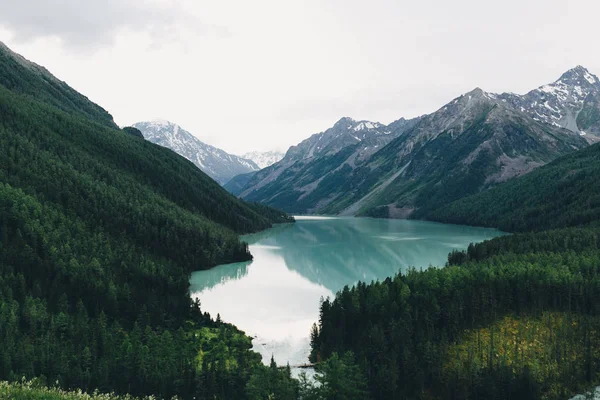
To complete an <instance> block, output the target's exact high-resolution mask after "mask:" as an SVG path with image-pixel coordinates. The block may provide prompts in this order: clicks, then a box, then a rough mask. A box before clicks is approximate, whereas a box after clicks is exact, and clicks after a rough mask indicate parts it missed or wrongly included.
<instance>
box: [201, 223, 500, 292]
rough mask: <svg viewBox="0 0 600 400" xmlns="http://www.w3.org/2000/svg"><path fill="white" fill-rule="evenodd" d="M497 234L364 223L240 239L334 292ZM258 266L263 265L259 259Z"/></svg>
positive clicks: (219, 271)
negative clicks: (259, 263) (273, 255)
mask: <svg viewBox="0 0 600 400" xmlns="http://www.w3.org/2000/svg"><path fill="white" fill-rule="evenodd" d="M500 234H501V233H500V232H498V231H495V230H491V229H484V228H473V227H465V226H457V225H444V224H438V223H431V222H422V221H406V220H384V219H368V218H336V219H328V220H299V221H297V222H296V223H295V224H285V225H278V226H276V227H275V228H273V229H270V230H268V231H265V232H261V233H258V234H254V235H247V236H244V240H245V241H247V242H248V243H249V244H250V246H251V248H250V251H251V252H252V251H253V250H252V247H254V252H255V253H258V248H259V247H260V248H261V251H269V252H273V253H274V254H277V255H279V256H281V257H282V258H283V260H284V262H285V264H286V266H287V268H288V269H290V270H292V271H296V272H298V273H299V274H300V275H302V276H303V277H305V278H306V279H308V280H310V281H311V282H313V283H316V284H319V285H323V286H325V287H326V288H327V289H329V290H331V291H332V292H334V293H335V292H337V291H338V290H340V289H341V288H343V287H344V285H352V284H354V283H356V282H358V281H366V282H370V281H372V280H376V279H379V280H382V279H385V278H386V277H388V276H393V275H395V274H396V273H398V272H399V271H405V270H406V269H407V268H408V267H415V268H426V267H428V266H430V265H435V266H440V265H444V263H445V262H446V259H447V256H448V253H449V252H451V251H452V250H453V249H461V248H466V247H467V246H468V245H469V243H472V242H479V241H482V240H485V239H490V238H492V237H495V236H498V235H500ZM256 262H261V260H260V259H257V260H256ZM248 266H249V263H239V264H232V265H226V266H220V267H217V268H214V269H212V270H210V271H203V272H202V279H200V278H199V277H198V279H196V281H195V280H194V275H193V276H192V289H191V290H192V292H195V291H201V290H202V289H205V288H210V287H213V286H215V285H217V284H220V283H223V282H226V281H227V280H229V279H239V278H241V277H243V276H245V275H246V274H247V270H248Z"/></svg>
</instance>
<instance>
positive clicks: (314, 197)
mask: <svg viewBox="0 0 600 400" xmlns="http://www.w3.org/2000/svg"><path fill="white" fill-rule="evenodd" d="M417 121H418V119H413V120H404V119H401V120H399V121H396V122H394V123H392V124H390V125H389V126H386V125H383V124H380V123H378V122H370V121H355V120H353V119H352V118H348V117H345V118H342V119H340V120H339V121H338V122H337V123H336V124H335V125H334V126H333V127H331V128H329V129H327V130H326V131H324V132H321V133H317V134H314V135H312V136H311V137H310V138H308V139H306V140H304V141H303V142H301V143H300V144H298V145H297V146H292V147H291V148H290V149H289V150H288V151H287V153H286V155H285V157H284V158H283V159H282V160H281V161H279V162H277V163H275V164H273V165H271V166H269V167H267V168H265V169H263V170H261V171H258V172H256V173H255V174H254V175H253V176H252V177H250V179H249V180H248V182H247V183H246V185H245V187H244V188H243V189H242V190H238V191H237V192H238V193H239V195H240V196H241V197H243V198H246V199H248V200H250V201H260V202H265V203H266V204H280V205H281V206H283V207H287V208H288V209H290V210H293V211H294V212H315V211H318V207H317V204H316V203H317V202H318V201H319V200H321V199H322V197H323V196H325V195H326V194H327V193H326V192H327V191H329V190H339V187H338V186H339V185H338V183H339V182H338V181H337V178H338V177H339V176H340V175H341V174H346V173H347V172H348V171H352V170H354V169H356V168H358V167H359V166H360V165H362V164H363V163H365V162H366V161H367V160H368V159H369V158H370V157H371V156H372V155H373V154H374V153H376V152H377V151H378V150H379V149H381V148H383V147H384V146H385V145H387V144H388V143H390V142H391V141H392V140H393V139H394V138H396V137H398V136H399V135H401V134H402V133H403V132H404V131H405V130H407V129H409V128H410V127H412V126H413V125H414V124H415V123H416V122H417Z"/></svg>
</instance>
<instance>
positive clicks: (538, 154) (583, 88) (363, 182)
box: [228, 66, 600, 217]
mask: <svg viewBox="0 0 600 400" xmlns="http://www.w3.org/2000/svg"><path fill="white" fill-rule="evenodd" d="M599 99H600V81H599V80H598V78H597V77H596V76H594V75H592V74H591V73H590V72H589V71H587V70H586V69H585V68H583V67H581V66H578V67H576V68H573V69H571V70H569V71H567V72H566V73H564V74H563V75H562V76H561V77H560V79H558V80H557V81H556V82H554V83H551V84H549V85H544V86H542V87H540V88H538V89H535V90H533V91H531V92H529V93H527V94H525V95H517V94H514V93H503V94H494V93H487V92H485V91H483V90H481V89H479V88H477V89H474V90H472V91H471V92H469V93H466V94H464V95H462V96H459V97H458V98H456V99H454V100H452V101H451V102H450V103H448V104H446V105H445V106H443V107H442V108H440V109H439V110H437V111H435V112H434V113H431V114H428V115H425V116H422V117H419V118H414V119H409V120H406V119H400V120H398V121H395V122H393V123H391V124H389V125H383V124H380V123H377V122H370V121H355V120H353V119H351V118H342V119H341V120H339V121H338V122H337V123H336V124H335V125H334V126H333V127H332V128H330V129H328V130H326V131H324V132H321V133H318V134H315V135H313V136H311V137H310V138H308V139H306V140H304V141H303V142H301V143H300V144H298V145H297V146H293V147H291V148H290V149H289V150H288V152H287V153H286V155H285V157H284V158H283V159H282V160H281V161H279V162H277V163H275V164H273V165H271V166H269V167H267V168H265V169H263V170H261V171H258V172H256V173H252V174H246V175H244V176H242V177H236V178H235V179H234V180H232V183H235V185H231V186H230V187H228V190H230V191H231V192H233V193H235V194H237V195H240V196H241V197H242V198H244V199H247V200H250V201H256V202H262V203H265V204H269V205H272V206H276V207H279V208H282V209H284V210H287V211H290V212H294V213H321V214H342V215H370V216H379V217H409V216H410V217H419V216H424V215H426V214H427V213H429V212H431V211H432V210H434V209H436V208H439V207H441V206H443V205H445V204H448V203H450V202H452V201H454V200H457V199H460V198H463V197H465V196H468V195H471V194H475V193H479V192H481V191H483V190H486V189H488V188H490V187H492V186H494V185H495V184H497V183H499V182H504V181H506V180H509V179H511V178H513V177H515V176H520V175H523V174H526V173H528V172H530V171H532V170H533V169H535V168H536V167H539V166H541V165H544V164H546V163H548V162H550V161H552V160H554V159H555V158H557V157H559V156H562V155H565V154H567V153H570V152H573V151H575V150H578V149H581V148H584V147H587V146H588V145H589V144H590V143H592V142H595V141H597V140H598V136H599V135H600V102H599Z"/></svg>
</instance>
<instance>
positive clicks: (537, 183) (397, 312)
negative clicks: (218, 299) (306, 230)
mask: <svg viewBox="0 0 600 400" xmlns="http://www.w3.org/2000/svg"><path fill="white" fill-rule="evenodd" d="M599 176H600V145H594V146H591V147H589V148H586V149H584V150H581V151H579V152H577V153H574V154H571V155H568V156H565V157H563V158H561V159H558V160H556V161H555V162H553V163H551V164H549V165H547V166H545V167H541V168H539V169H538V170H536V171H534V172H532V173H530V174H528V175H526V176H524V177H522V178H519V179H515V180H512V181H509V182H507V183H504V184H502V185H500V186H498V187H496V188H494V189H491V190H489V191H486V192H484V193H481V194H478V195H475V196H471V197H467V198H465V199H463V200H459V201H456V202H454V203H452V204H451V205H450V206H448V207H444V208H441V209H438V210H437V211H436V212H433V213H430V214H426V215H427V216H428V217H429V218H431V219H436V220H439V221H443V222H453V223H463V224H465V223H468V224H472V225H484V226H497V227H498V226H499V227H500V228H502V229H504V230H517V231H523V232H522V233H517V234H514V235H510V236H502V237H499V238H495V239H493V240H489V241H485V242H483V243H479V244H474V245H470V246H469V248H468V249H467V250H466V251H454V252H452V253H451V254H450V255H449V256H448V264H447V266H446V268H441V269H435V268H430V269H428V270H426V271H410V272H408V273H407V274H406V275H398V276H396V277H394V278H389V279H386V280H385V281H384V282H376V283H372V284H370V285H367V284H365V283H359V284H358V285H357V286H356V287H354V288H352V289H350V288H345V289H344V290H343V291H342V292H340V293H338V294H337V296H336V298H335V299H334V300H333V301H330V300H326V301H324V302H323V303H322V306H321V317H320V321H319V325H318V327H316V328H315V329H313V334H312V336H311V348H312V353H311V359H312V360H314V361H316V360H321V359H327V358H328V357H331V356H332V355H333V353H340V352H344V351H348V350H350V351H353V352H354V353H355V354H356V357H357V360H359V365H361V367H362V368H363V370H364V371H365V374H366V376H367V379H368V385H369V391H370V393H371V395H372V396H373V397H374V398H377V399H392V398H409V399H410V398H415V399H416V398H421V399H438V398H439V399H442V398H447V399H506V398H511V399H564V398H568V397H569V396H572V395H573V394H574V393H577V392H579V391H583V390H584V389H587V388H588V387H590V386H592V385H593V384H595V383H597V380H598V379H600V353H598V352H597V351H595V350H594V349H595V346H592V345H591V343H592V339H591V338H594V337H595V335H596V333H597V332H599V331H600V306H599V303H598V299H597V297H598V290H600V230H599V228H598V220H599V217H600V200H599V198H598V196H600V194H599V193H600V192H599V190H598V188H600V182H599V179H600V178H598V177H599ZM548 312H550V313H558V315H562V316H564V317H561V318H560V319H559V320H563V321H568V323H565V324H563V325H561V326H558V327H555V329H554V328H553V329H552V330H551V332H552V331H554V334H552V335H550V336H551V337H552V338H554V339H552V341H551V343H548V344H545V345H546V347H545V349H546V353H545V356H544V357H540V358H539V359H533V360H523V359H521V358H517V359H514V358H506V357H504V356H502V357H500V356H499V355H497V354H491V353H492V352H491V351H490V356H489V357H483V356H480V355H477V354H474V353H473V352H476V351H477V346H475V347H473V346H472V345H471V347H469V346H466V347H465V345H464V343H463V342H462V341H463V340H465V335H467V332H469V331H471V332H474V331H478V330H479V331H481V330H483V329H486V328H488V327H491V328H490V329H491V334H492V337H491V342H490V343H491V344H490V348H491V349H492V350H493V349H494V336H493V335H494V333H493V332H494V331H493V329H494V328H493V327H494V326H496V324H498V323H499V322H498V321H503V318H505V317H509V318H508V319H505V320H504V321H510V320H511V318H513V317H514V318H516V320H519V319H523V320H524V321H525V322H524V324H527V323H529V321H536V320H538V319H539V318H540V317H541V316H543V315H547V313H548ZM534 323H535V322H534ZM497 335H498V336H497V338H496V340H497V341H499V340H501V339H504V340H506V334H504V336H503V337H502V336H501V335H500V333H497ZM517 337H518V333H517ZM534 339H535V337H534ZM538 339H539V337H538ZM508 340H514V336H513V337H511V336H509V337H508ZM474 342H477V341H471V343H474ZM461 346H463V347H462V348H463V349H466V350H465V351H464V352H463V354H462V356H460V357H459V356H458V355H456V356H453V353H452V352H453V351H455V349H457V348H461ZM515 346H518V344H517V342H515ZM582 349H584V350H582ZM517 354H518V353H517ZM567 355H568V356H567ZM452 357H455V358H454V360H453V358H452ZM461 357H462V358H461ZM514 357H519V356H514ZM521 357H522V356H521ZM484 358H486V359H487V360H488V364H487V365H478V363H477V360H479V359H484ZM449 360H450V361H449ZM492 360H493V361H492ZM452 361H454V362H455V365H458V367H452V368H454V369H452V368H449V367H448V365H450V364H452ZM465 364H468V367H466V366H465ZM461 365H462V366H461ZM532 368H533V370H532ZM459 372H460V373H459Z"/></svg>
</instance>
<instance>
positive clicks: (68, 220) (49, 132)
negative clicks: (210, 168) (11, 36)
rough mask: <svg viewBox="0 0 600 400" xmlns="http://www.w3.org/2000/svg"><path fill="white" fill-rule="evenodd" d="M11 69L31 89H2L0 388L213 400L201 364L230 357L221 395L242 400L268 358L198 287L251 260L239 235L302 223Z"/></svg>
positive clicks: (14, 63)
mask: <svg viewBox="0 0 600 400" xmlns="http://www.w3.org/2000/svg"><path fill="white" fill-rule="evenodd" d="M2 55H3V60H6V59H9V61H8V62H4V63H3V64H2V65H3V66H4V68H3V69H2V70H0V82H6V81H7V80H9V81H14V82H23V84H20V85H19V86H11V85H8V86H6V85H5V84H4V83H3V84H0V249H1V251H0V360H2V361H0V363H1V366H0V380H6V379H8V380H15V379H20V377H24V376H25V377H28V378H32V377H34V376H42V375H43V376H44V377H45V378H44V380H45V379H47V380H48V382H53V383H54V382H57V384H58V385H60V386H61V387H63V388H75V387H78V388H83V389H89V390H93V389H94V388H99V389H101V390H103V391H107V392H110V391H116V392H120V393H123V392H130V393H132V394H155V395H157V397H160V398H171V397H172V396H173V395H179V396H180V397H183V398H191V397H193V396H196V395H197V393H199V392H202V393H205V394H206V395H207V396H209V397H213V394H214V393H213V392H212V390H216V389H211V388H210V387H202V383H201V382H204V381H205V379H206V380H207V379H209V377H207V376H206V374H208V372H209V371H208V369H207V368H205V369H204V370H200V368H199V366H198V358H197V357H198V354H205V357H208V356H209V353H206V352H207V351H209V350H210V348H211V346H215V347H219V346H224V347H226V348H228V349H231V351H230V352H228V354H213V355H210V357H211V360H212V362H214V363H217V364H221V365H224V364H225V363H228V364H230V365H232V369H229V370H228V371H227V372H226V373H225V375H222V376H221V377H220V378H218V379H219V380H222V381H221V383H219V385H222V384H223V382H225V381H226V382H228V383H227V386H228V388H229V389H228V391H229V392H228V394H227V395H226V397H229V398H239V397H240V392H241V393H243V392H244V390H245V383H246V381H245V380H247V379H248V377H249V374H250V373H251V371H252V370H253V369H254V368H259V367H258V365H259V361H258V360H259V358H258V359H257V357H258V356H256V357H255V355H253V354H252V353H250V352H249V351H248V349H249V347H250V346H249V341H248V340H247V339H243V340H242V338H243V335H241V334H240V333H239V332H237V331H236V330H235V328H234V327H231V326H228V325H225V324H222V323H220V322H215V321H212V320H211V319H210V316H208V315H206V314H203V313H202V312H201V310H200V309H199V305H198V304H193V303H192V302H191V300H190V298H189V295H188V288H189V274H190V272H191V271H193V270H197V269H206V268H210V267H212V266H214V265H216V264H220V263H229V262H235V261H242V260H248V259H250V258H251V255H250V254H249V253H248V250H247V245H246V244H245V243H242V242H240V240H239V236H238V234H240V233H247V232H253V231H257V230H261V229H265V228H268V227H270V226H271V225H272V224H273V223H275V222H286V221H289V218H288V217H287V216H286V215H284V214H283V213H281V212H278V211H276V210H273V209H270V208H267V207H266V206H262V205H253V204H248V203H245V202H243V201H241V200H239V199H236V198H235V197H233V196H232V195H230V194H229V193H227V192H226V191H225V190H224V189H223V188H221V187H220V186H219V185H218V184H217V183H216V182H215V181H214V180H212V179H211V178H210V177H208V176H207V175H206V174H204V173H203V172H201V171H200V170H198V168H196V167H195V166H194V165H193V164H192V163H190V162H189V161H187V160H185V159H184V158H183V157H181V156H179V155H177V154H175V153H173V152H172V151H170V150H168V149H165V148H162V147H160V146H157V145H155V144H152V143H150V142H148V141H145V140H141V139H140V138H139V137H135V136H134V135H131V134H128V133H126V132H124V131H121V130H119V129H118V128H116V126H113V125H114V124H112V123H109V122H110V121H112V118H110V116H108V117H107V115H105V114H104V113H102V112H92V111H94V110H96V111H98V110H101V109H100V108H99V107H98V106H95V105H94V104H93V103H91V102H89V101H88V100H86V99H85V97H84V96H81V95H78V94H76V93H75V92H71V91H68V90H67V89H65V88H68V87H67V86H66V85H65V86H60V89H64V90H65V92H62V91H53V90H50V89H48V90H47V92H44V88H46V87H47V86H46V85H47V84H48V82H55V80H53V79H54V78H49V77H48V73H47V72H44V73H43V74H42V73H34V74H32V73H31V71H30V70H27V69H23V68H22V63H24V62H25V61H23V60H22V58H20V57H19V56H16V55H14V54H12V53H10V52H7V51H3V52H2ZM36 71H37V70H36ZM52 87H54V86H52ZM23 88H41V89H40V91H39V93H37V94H36V93H30V92H27V91H26V90H24V89H23ZM65 93H66V94H65ZM73 99H76V100H78V103H77V104H76V106H75V105H73V103H72V101H71V100H73ZM63 100H64V103H63ZM210 329H214V330H215V331H216V332H217V333H215V332H210V333H204V332H206V331H207V330H210ZM219 331H220V332H221V335H222V336H220V337H219V333H218V332H219ZM207 335H208V336H209V337H210V338H211V340H213V342H211V345H210V346H208V347H209V348H204V349H203V348H202V346H205V345H204V344H203V343H205V342H206V337H205V336H207ZM234 338H235V339H234ZM215 340H216V341H215ZM217 345H218V346H217ZM195 375H196V376H197V377H198V382H197V381H196V380H195V379H194V376H195ZM214 378H215V377H214V376H213V377H212V378H210V379H214ZM199 382H200V383H199ZM231 382H239V384H237V385H230V383H231ZM197 389H198V390H197ZM219 393H222V392H219Z"/></svg>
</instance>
